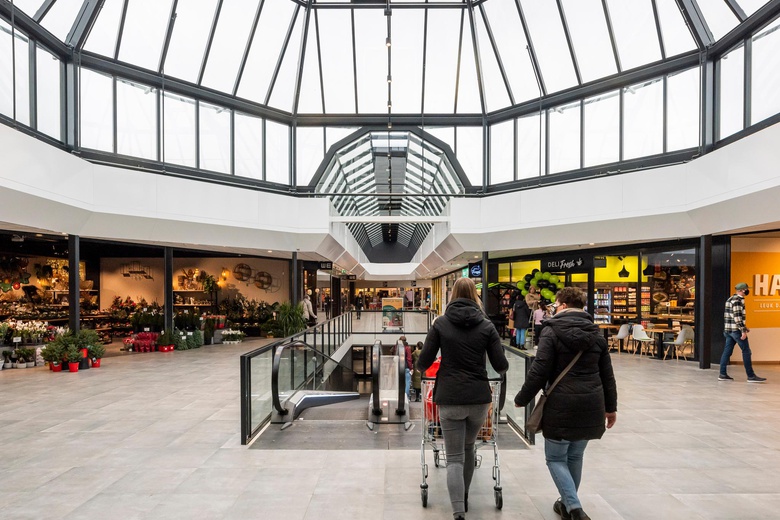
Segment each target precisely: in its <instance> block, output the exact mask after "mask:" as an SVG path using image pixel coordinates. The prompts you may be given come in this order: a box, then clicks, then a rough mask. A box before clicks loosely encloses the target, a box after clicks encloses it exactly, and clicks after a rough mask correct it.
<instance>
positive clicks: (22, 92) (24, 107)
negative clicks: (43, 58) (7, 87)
mask: <svg viewBox="0 0 780 520" xmlns="http://www.w3.org/2000/svg"><path fill="white" fill-rule="evenodd" d="M15 41H16V45H15V46H14V56H15V57H16V120H17V121H19V122H20V123H22V124H23V125H27V126H30V44H29V42H28V41H27V37H26V36H24V35H23V34H21V33H19V32H17V33H16V35H15Z"/></svg>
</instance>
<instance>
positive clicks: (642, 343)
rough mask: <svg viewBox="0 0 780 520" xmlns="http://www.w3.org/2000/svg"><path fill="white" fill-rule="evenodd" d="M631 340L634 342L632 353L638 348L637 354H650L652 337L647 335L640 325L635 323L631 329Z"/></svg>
mask: <svg viewBox="0 0 780 520" xmlns="http://www.w3.org/2000/svg"><path fill="white" fill-rule="evenodd" d="M631 341H632V342H633V343H634V352H633V353H634V354H636V352H637V350H639V354H640V355H641V354H645V353H647V354H651V353H652V344H653V338H651V337H650V336H648V335H647V332H645V328H644V327H643V326H642V325H639V324H636V325H634V327H633V328H632V329H631Z"/></svg>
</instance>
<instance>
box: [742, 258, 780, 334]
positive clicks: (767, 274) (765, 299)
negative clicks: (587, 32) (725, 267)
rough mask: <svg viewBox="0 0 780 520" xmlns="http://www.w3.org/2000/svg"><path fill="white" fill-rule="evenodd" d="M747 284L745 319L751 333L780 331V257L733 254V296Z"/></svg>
mask: <svg viewBox="0 0 780 520" xmlns="http://www.w3.org/2000/svg"><path fill="white" fill-rule="evenodd" d="M740 282H745V283H747V284H748V285H749V286H750V295H749V296H747V297H746V298H745V303H746V307H747V309H746V312H745V318H746V320H747V324H748V327H749V328H751V329H762V328H775V327H780V253H769V252H751V253H747V252H745V253H732V269H731V289H732V291H731V293H732V294H733V293H734V290H733V289H734V286H735V285H736V284H738V283H740Z"/></svg>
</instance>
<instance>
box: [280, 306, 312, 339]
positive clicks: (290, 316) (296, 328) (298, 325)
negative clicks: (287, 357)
mask: <svg viewBox="0 0 780 520" xmlns="http://www.w3.org/2000/svg"><path fill="white" fill-rule="evenodd" d="M276 321H278V322H279V326H280V327H281V329H282V337H285V338H286V337H288V336H292V335H293V334H295V333H297V332H300V331H302V330H305V329H306V319H305V318H304V317H303V305H302V304H300V303H299V304H298V305H293V304H292V303H290V302H284V303H283V304H281V305H279V310H278V311H277V312H276Z"/></svg>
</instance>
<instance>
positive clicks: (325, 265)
mask: <svg viewBox="0 0 780 520" xmlns="http://www.w3.org/2000/svg"><path fill="white" fill-rule="evenodd" d="M331 269H333V262H320V270H321V271H330V270H331Z"/></svg>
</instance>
